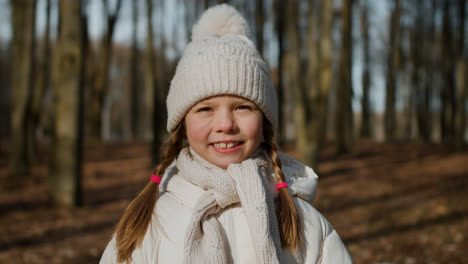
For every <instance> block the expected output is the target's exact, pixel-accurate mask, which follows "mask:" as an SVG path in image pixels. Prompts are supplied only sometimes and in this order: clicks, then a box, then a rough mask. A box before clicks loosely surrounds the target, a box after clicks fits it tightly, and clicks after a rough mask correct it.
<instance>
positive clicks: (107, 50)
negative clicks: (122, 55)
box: [89, 0, 122, 141]
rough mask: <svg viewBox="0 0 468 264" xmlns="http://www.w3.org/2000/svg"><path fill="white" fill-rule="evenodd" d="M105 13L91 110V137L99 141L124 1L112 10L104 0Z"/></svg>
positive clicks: (119, 1)
mask: <svg viewBox="0 0 468 264" xmlns="http://www.w3.org/2000/svg"><path fill="white" fill-rule="evenodd" d="M102 3H103V6H104V12H105V14H104V15H105V16H104V17H105V18H106V22H107V30H106V33H105V36H104V38H103V40H102V41H101V47H100V48H99V52H98V54H100V56H99V58H98V62H97V63H96V65H97V66H96V67H97V68H95V69H94V70H93V76H92V79H93V87H94V90H93V94H92V97H91V109H90V111H91V112H90V127H89V132H90V137H91V139H92V140H95V141H98V140H100V139H101V134H102V132H101V131H102V118H101V116H102V115H101V114H102V108H103V105H104V100H105V99H106V96H107V94H108V90H109V67H110V61H111V53H112V38H113V36H114V30H115V25H116V23H117V20H118V18H119V14H120V8H121V6H122V0H117V2H116V5H115V8H114V9H113V10H111V7H110V6H109V1H108V0H102Z"/></svg>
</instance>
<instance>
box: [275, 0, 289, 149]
mask: <svg viewBox="0 0 468 264" xmlns="http://www.w3.org/2000/svg"><path fill="white" fill-rule="evenodd" d="M274 5H275V6H274V7H275V15H276V21H275V30H276V35H277V36H278V68H277V83H276V92H277V94H278V134H279V135H278V141H279V144H280V145H282V144H284V143H285V132H286V130H285V123H284V110H283V106H284V95H283V94H284V93H283V90H284V88H283V82H284V81H283V76H284V75H283V74H284V73H283V65H284V1H283V0H275V2H274Z"/></svg>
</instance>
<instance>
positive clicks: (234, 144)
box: [213, 141, 243, 149]
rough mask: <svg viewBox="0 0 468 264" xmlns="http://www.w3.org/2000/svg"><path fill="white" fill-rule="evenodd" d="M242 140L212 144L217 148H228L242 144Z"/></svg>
mask: <svg viewBox="0 0 468 264" xmlns="http://www.w3.org/2000/svg"><path fill="white" fill-rule="evenodd" d="M242 143H243V142H242V141H235V142H228V143H223V142H220V143H213V146H214V147H215V148H217V149H230V148H234V147H237V146H239V145H240V144H242Z"/></svg>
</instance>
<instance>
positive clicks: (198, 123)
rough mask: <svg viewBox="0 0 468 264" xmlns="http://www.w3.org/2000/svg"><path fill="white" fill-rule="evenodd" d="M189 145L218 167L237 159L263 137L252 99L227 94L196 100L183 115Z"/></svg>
mask: <svg viewBox="0 0 468 264" xmlns="http://www.w3.org/2000/svg"><path fill="white" fill-rule="evenodd" d="M185 128H186V133H187V139H188V142H189V144H190V146H191V147H192V149H193V150H194V151H195V152H196V153H197V154H198V155H200V156H202V157H203V158H204V159H206V160H207V161H209V162H210V163H211V164H214V165H216V166H218V167H221V168H224V169H225V168H227V167H228V166H229V164H231V163H240V162H241V161H243V160H245V159H246V158H247V157H248V156H250V154H252V153H253V152H255V150H257V148H258V147H259V145H260V143H261V142H262V140H263V113H262V111H261V110H260V108H258V107H257V106H256V105H255V103H252V102H251V101H249V100H247V99H244V98H241V97H237V96H231V95H222V96H215V97H210V98H208V99H205V100H203V101H200V102H198V103H197V104H196V105H194V106H193V107H192V108H191V109H190V110H189V111H188V113H187V114H186V115H185Z"/></svg>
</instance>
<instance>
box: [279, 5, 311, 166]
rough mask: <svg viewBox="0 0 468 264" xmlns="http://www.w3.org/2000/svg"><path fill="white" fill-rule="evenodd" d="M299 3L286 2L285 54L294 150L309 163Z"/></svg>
mask: <svg viewBox="0 0 468 264" xmlns="http://www.w3.org/2000/svg"><path fill="white" fill-rule="evenodd" d="M298 8H299V3H298V1H297V0H293V1H290V2H288V5H287V6H286V21H287V23H286V28H285V29H286V37H287V43H288V53H287V55H286V56H287V76H288V86H289V90H291V93H292V97H293V115H294V123H295V125H296V149H297V150H298V152H299V157H300V159H301V160H302V161H303V162H305V163H309V161H310V160H309V157H308V153H307V151H308V150H307V148H306V146H307V142H308V138H307V127H306V125H307V122H306V120H307V114H308V110H307V107H308V105H307V102H306V98H305V94H304V90H303V84H302V83H301V80H302V78H301V61H300V54H301V52H300V50H301V45H300V42H301V40H300V35H299V29H298V28H299V25H298V23H299V11H298Z"/></svg>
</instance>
